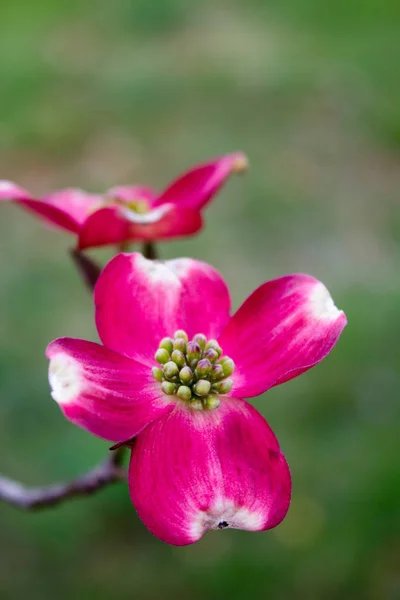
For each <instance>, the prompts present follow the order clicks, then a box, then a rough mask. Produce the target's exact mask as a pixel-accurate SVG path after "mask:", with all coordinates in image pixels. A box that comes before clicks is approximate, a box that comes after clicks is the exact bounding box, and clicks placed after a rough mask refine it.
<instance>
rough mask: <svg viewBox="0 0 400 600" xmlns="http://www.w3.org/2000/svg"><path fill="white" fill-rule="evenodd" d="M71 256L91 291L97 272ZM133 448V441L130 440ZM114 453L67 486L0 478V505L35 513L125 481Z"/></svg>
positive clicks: (149, 249)
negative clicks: (41, 485)
mask: <svg viewBox="0 0 400 600" xmlns="http://www.w3.org/2000/svg"><path fill="white" fill-rule="evenodd" d="M143 255H144V256H145V257H146V258H151V259H154V258H156V256H157V253H156V249H155V247H154V245H153V244H152V243H151V242H147V243H146V244H144V245H143ZM71 256H72V258H73V260H74V262H75V264H76V265H77V267H78V269H79V271H80V273H81V274H82V275H83V277H84V279H85V282H86V283H87V285H88V286H89V287H90V289H91V290H93V287H94V285H95V283H96V281H97V279H98V276H99V274H100V268H99V267H98V266H97V265H96V263H94V262H93V261H92V260H91V259H89V258H88V257H87V256H86V255H84V254H82V253H81V252H79V251H77V250H71ZM129 442H130V444H129V445H130V446H132V443H133V440H129ZM115 447H116V450H115V451H114V452H112V454H109V455H108V456H107V457H106V459H105V460H104V462H102V463H101V464H99V465H97V466H96V467H93V469H90V471H88V472H87V473H84V475H81V476H80V477H78V478H77V479H73V480H72V481H69V482H67V483H55V484H51V485H48V486H44V487H29V486H26V485H23V484H22V483H19V482H18V481H13V480H12V479H9V478H8V477H3V476H1V475H0V501H2V502H6V503H7V504H10V505H12V506H15V507H17V508H21V509H24V510H38V509H41V508H48V507H50V506H55V505H57V504H61V503H62V502H64V501H65V500H68V499H69V498H77V497H79V496H89V495H90V494H94V493H95V492H98V491H99V490H102V489H103V488H105V487H107V486H108V485H110V484H112V483H115V482H117V481H125V480H126V477H127V473H126V470H125V469H124V468H123V467H122V461H123V455H124V452H125V448H124V447H123V446H119V445H118V444H116V446H115Z"/></svg>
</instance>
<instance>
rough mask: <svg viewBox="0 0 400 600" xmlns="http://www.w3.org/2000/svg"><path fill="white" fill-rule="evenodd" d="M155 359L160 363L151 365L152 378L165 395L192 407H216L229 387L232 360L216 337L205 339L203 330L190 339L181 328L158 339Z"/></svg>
mask: <svg viewBox="0 0 400 600" xmlns="http://www.w3.org/2000/svg"><path fill="white" fill-rule="evenodd" d="M154 358H155V360H156V361H157V362H158V364H159V365H160V366H159V367H153V369H152V373H153V377H154V379H155V380H156V381H158V382H159V383H160V384H161V389H162V391H163V392H164V394H167V395H168V396H177V397H178V398H179V399H180V400H182V401H184V402H186V403H187V404H188V405H189V406H190V407H191V408H193V409H194V410H204V409H208V410H212V409H214V408H218V406H219V404H220V399H219V396H220V395H223V394H227V393H228V392H230V391H231V389H232V385H233V381H232V379H229V377H230V376H231V375H232V373H233V371H234V369H235V364H234V362H233V360H232V359H230V358H229V356H223V354H222V348H221V347H220V345H219V344H218V342H217V340H208V341H207V338H206V336H205V335H203V334H202V333H198V334H196V335H195V336H194V338H193V339H192V340H191V341H189V338H188V336H187V334H186V333H185V332H184V331H182V330H179V331H176V332H175V334H174V337H173V338H169V337H167V338H163V339H162V340H161V342H160V344H159V347H158V350H157V352H156V353H155V355H154Z"/></svg>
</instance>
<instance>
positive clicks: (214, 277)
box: [95, 252, 230, 364]
mask: <svg viewBox="0 0 400 600" xmlns="http://www.w3.org/2000/svg"><path fill="white" fill-rule="evenodd" d="M95 305H96V323H97V329H98V332H99V335H100V338H101V340H102V342H103V344H104V345H105V346H107V347H109V348H112V349H113V350H116V351H117V352H120V353H121V354H125V355H127V356H131V357H132V358H140V360H142V361H146V362H147V363H148V364H153V356H154V353H155V351H156V350H157V348H158V344H159V342H160V341H161V339H162V338H163V337H165V336H171V335H173V333H174V332H175V331H176V330H177V329H184V330H185V331H186V332H187V334H188V335H189V336H193V335H195V334H196V333H204V334H205V335H206V336H209V337H216V336H218V335H219V333H220V332H221V331H222V329H223V327H224V326H225V325H226V323H227V322H228V319H229V308H230V298H229V291H228V288H227V287H226V284H225V282H224V280H223V279H222V277H221V275H220V274H219V273H218V271H216V270H215V269H213V268H212V267H211V266H209V265H207V264H206V263H203V262H200V261H196V260H192V259H190V258H180V259H177V260H170V261H165V262H161V261H152V260H147V259H145V258H144V257H143V256H142V255H141V254H139V253H136V252H135V253H133V254H119V255H118V256H116V257H115V258H113V259H112V260H111V261H110V262H109V263H108V265H107V266H106V267H105V269H104V270H103V272H102V273H101V275H100V278H99V280H98V282H97V285H96V288H95Z"/></svg>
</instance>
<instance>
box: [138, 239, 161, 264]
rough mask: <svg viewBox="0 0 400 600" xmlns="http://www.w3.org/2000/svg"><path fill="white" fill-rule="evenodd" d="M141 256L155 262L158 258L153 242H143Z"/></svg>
mask: <svg viewBox="0 0 400 600" xmlns="http://www.w3.org/2000/svg"><path fill="white" fill-rule="evenodd" d="M142 254H143V256H144V257H145V258H148V259H150V260H155V259H156V258H158V252H157V248H156V245H155V244H154V242H144V244H143V247H142Z"/></svg>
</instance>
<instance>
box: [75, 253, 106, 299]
mask: <svg viewBox="0 0 400 600" xmlns="http://www.w3.org/2000/svg"><path fill="white" fill-rule="evenodd" d="M70 254H71V258H72V260H73V262H74V265H75V266H76V268H77V269H78V272H79V274H80V275H81V277H82V279H83V281H84V282H85V283H86V285H87V286H88V288H89V289H90V291H91V292H92V291H93V289H94V286H95V285H96V281H97V280H98V278H99V275H100V273H101V267H99V265H98V264H97V263H96V262H95V261H94V260H92V259H91V258H89V257H88V256H87V255H86V254H83V252H81V251H80V250H77V249H76V248H72V249H71V250H70Z"/></svg>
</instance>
